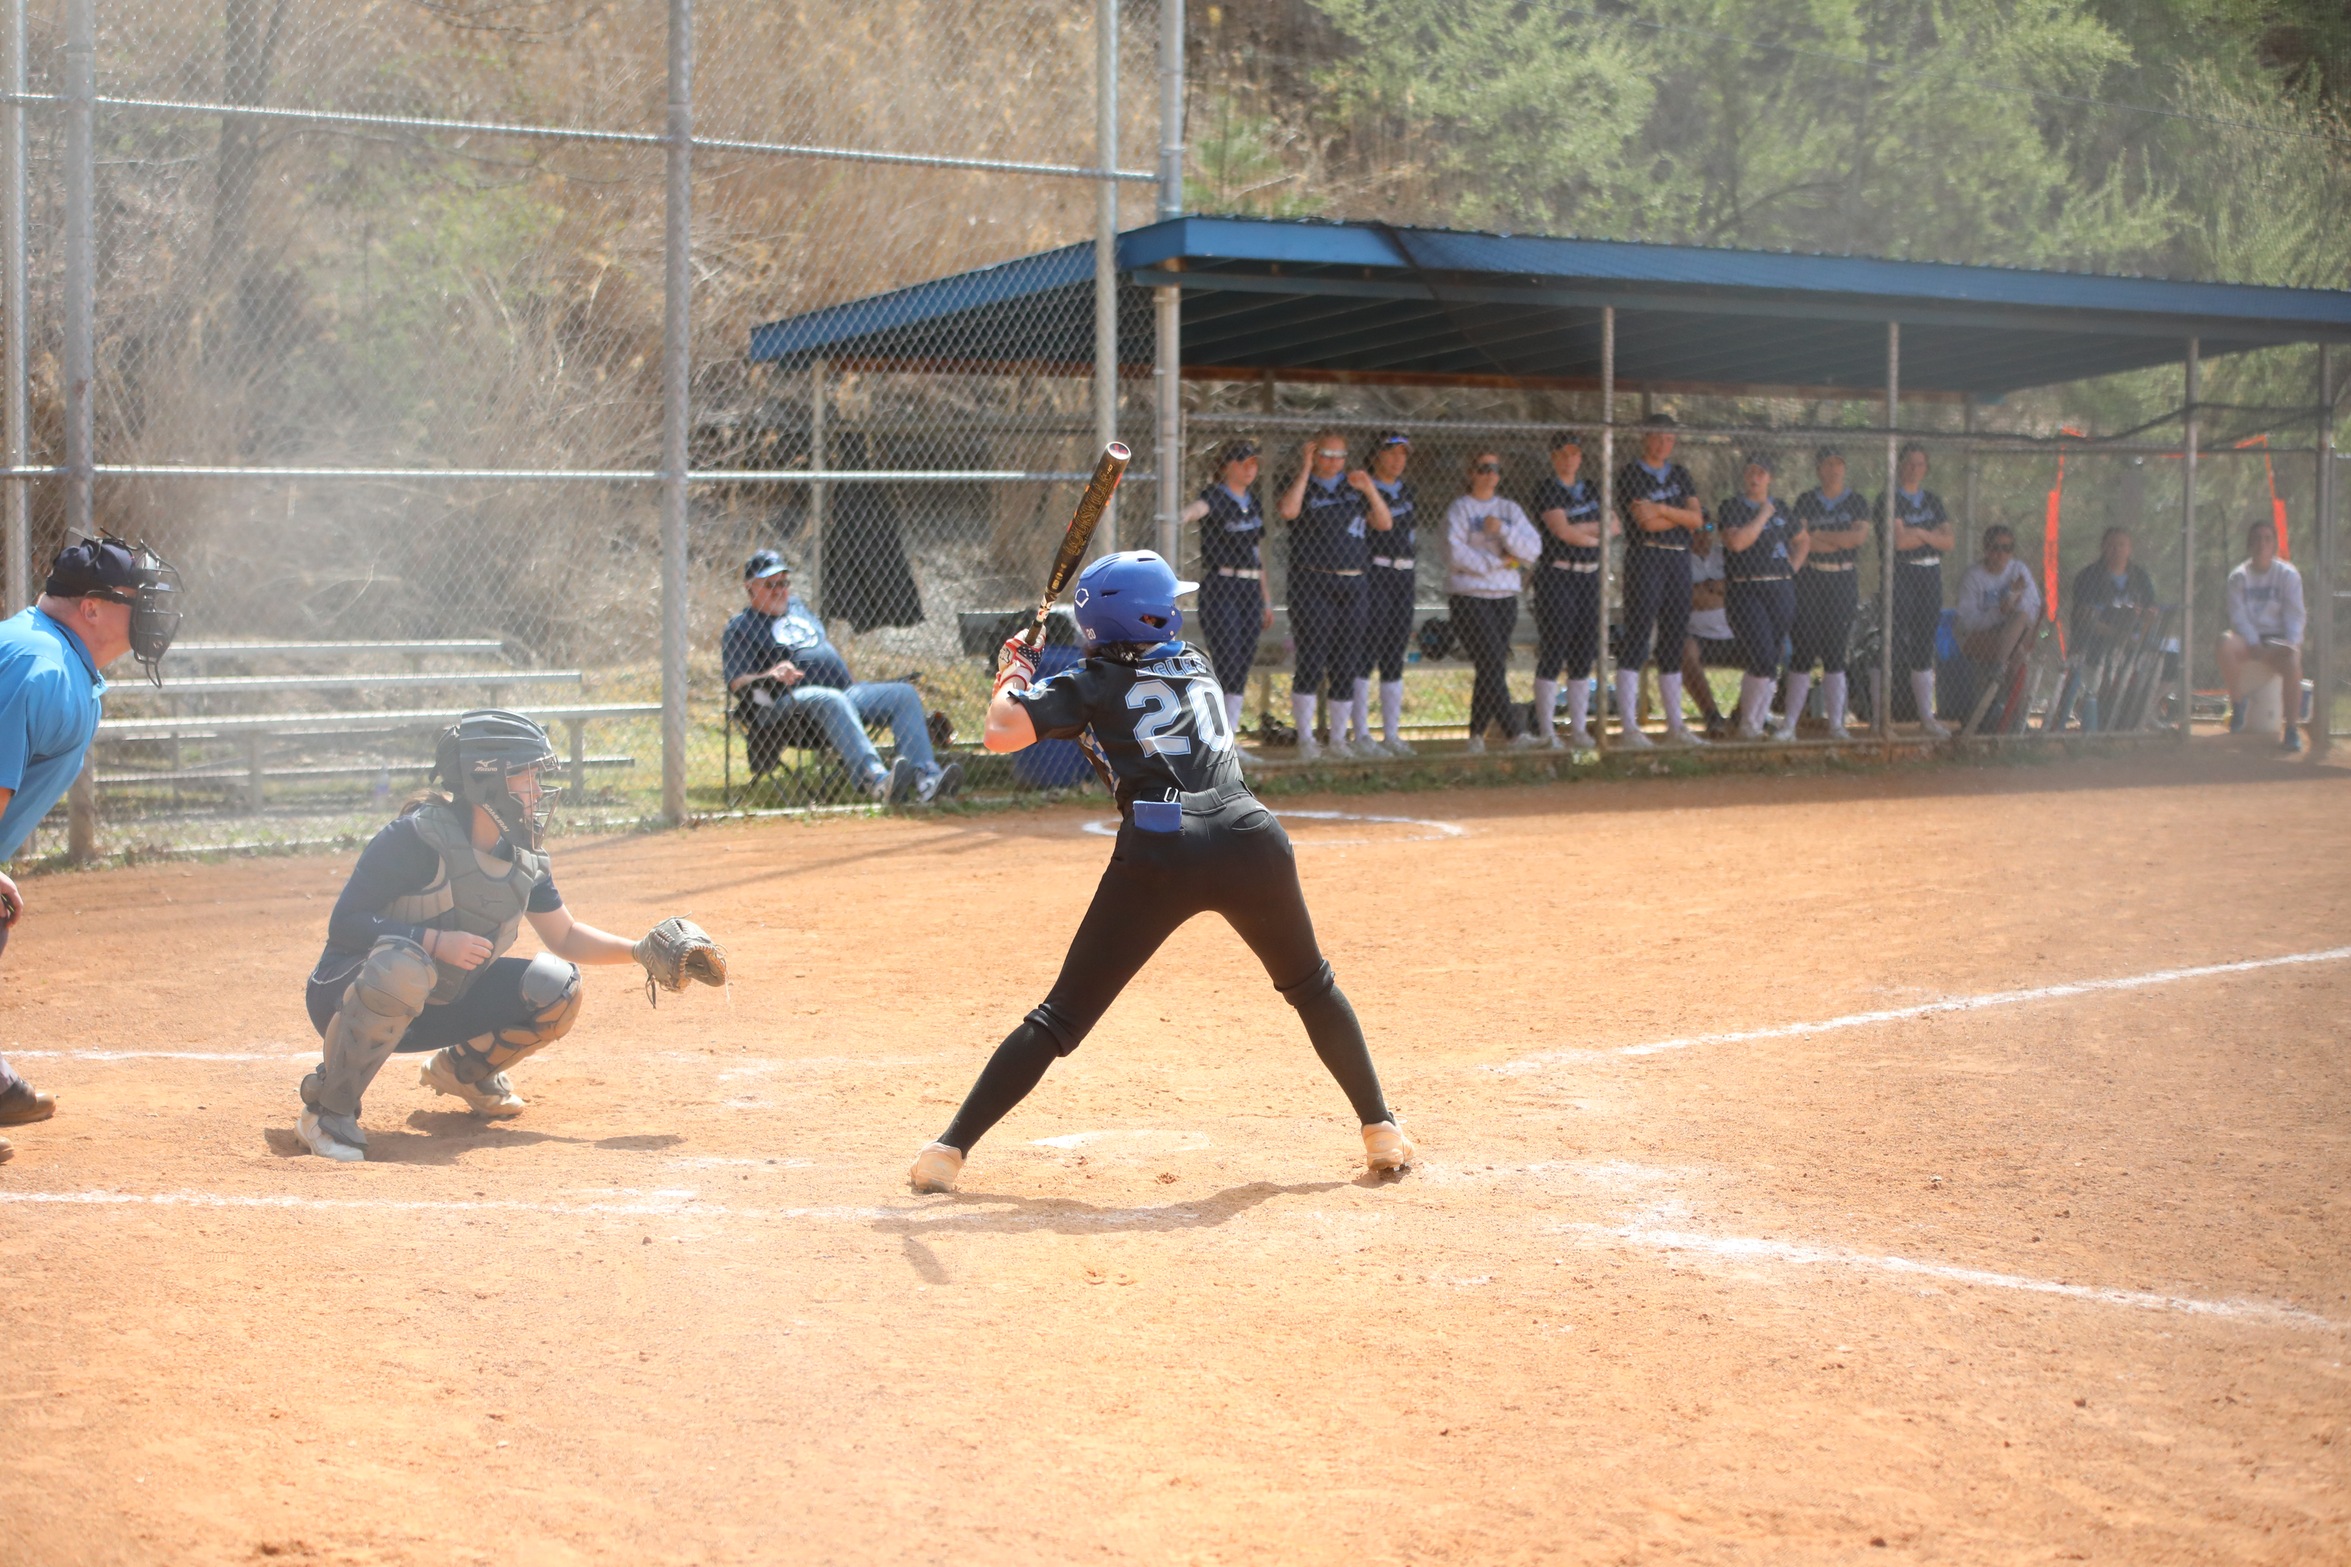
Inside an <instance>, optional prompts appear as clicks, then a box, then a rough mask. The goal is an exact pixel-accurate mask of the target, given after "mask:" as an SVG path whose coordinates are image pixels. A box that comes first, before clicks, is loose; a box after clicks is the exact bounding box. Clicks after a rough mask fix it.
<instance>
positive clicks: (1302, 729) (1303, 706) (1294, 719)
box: [1290, 691, 1314, 745]
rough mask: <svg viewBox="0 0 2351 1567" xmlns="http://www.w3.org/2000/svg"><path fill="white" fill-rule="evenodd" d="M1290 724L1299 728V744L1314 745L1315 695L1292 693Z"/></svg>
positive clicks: (1310, 693)
mask: <svg viewBox="0 0 2351 1567" xmlns="http://www.w3.org/2000/svg"><path fill="white" fill-rule="evenodd" d="M1290 722H1291V723H1293V724H1296V725H1297V726H1298V743H1299V744H1300V745H1312V744H1314V693H1313V692H1311V691H1308V692H1305V693H1303V694H1301V693H1299V692H1296V691H1293V692H1291V693H1290Z"/></svg>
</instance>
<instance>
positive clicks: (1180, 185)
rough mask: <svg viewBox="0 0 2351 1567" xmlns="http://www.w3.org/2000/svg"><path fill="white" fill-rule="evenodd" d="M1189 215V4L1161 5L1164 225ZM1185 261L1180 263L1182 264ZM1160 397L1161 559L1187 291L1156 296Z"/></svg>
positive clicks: (1179, 453)
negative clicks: (1186, 167) (1186, 54)
mask: <svg viewBox="0 0 2351 1567" xmlns="http://www.w3.org/2000/svg"><path fill="white" fill-rule="evenodd" d="M1183 215H1184V0H1160V5H1159V219H1160V221H1161V222H1163V223H1164V222H1168V221H1170V220H1172V219H1175V218H1180V217H1182V216H1183ZM1179 259H1180V258H1179ZM1151 319H1152V325H1153V327H1154V335H1155V337H1156V339H1157V342H1156V344H1155V347H1156V350H1157V351H1156V353H1155V354H1154V355H1153V357H1154V359H1155V360H1156V362H1157V371H1158V382H1159V385H1158V391H1159V408H1158V413H1159V439H1158V442H1157V446H1156V455H1155V458H1154V460H1155V461H1156V463H1157V464H1158V468H1159V553H1160V554H1162V555H1164V556H1166V557H1167V558H1168V560H1169V561H1171V562H1172V561H1174V560H1175V559H1176V552H1177V550H1178V549H1179V548H1181V545H1182V540H1181V539H1180V537H1179V534H1180V533H1181V531H1182V527H1183V521H1182V519H1183V510H1184V291H1183V290H1182V289H1180V288H1157V289H1153V290H1152V291H1151Z"/></svg>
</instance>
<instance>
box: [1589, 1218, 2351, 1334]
mask: <svg viewBox="0 0 2351 1567" xmlns="http://www.w3.org/2000/svg"><path fill="white" fill-rule="evenodd" d="M1552 1233H1553V1234H1559V1235H1577V1236H1582V1237H1584V1238H1586V1239H1589V1240H1594V1241H1622V1242H1625V1243H1627V1244H1629V1245H1634V1246H1642V1247H1646V1248H1648V1249H1650V1250H1653V1251H1669V1252H1696V1253H1699V1254H1702V1255H1704V1256H1708V1257H1714V1258H1719V1259H1722V1260H1724V1261H1730V1262H1782V1263H1790V1264H1794V1265H1797V1266H1806V1267H1831V1268H1849V1269H1852V1270H1854V1271H1856V1272H1862V1273H1882V1274H1893V1275H1898V1276H1904V1277H1910V1278H1928V1279H1938V1280H1941V1281H1943V1282H1944V1283H1948V1284H1964V1285H1968V1286H1970V1287H1973V1288H1977V1289H2001V1290H2021V1291H2023V1292H2025V1293H2026V1294H2031V1295H2056V1296H2061V1297H2063V1298H2065V1299H2067V1300H2081V1301H2090V1302H2093V1303H2095V1304H2098V1305H2103V1306H2122V1307H2127V1308H2129V1309H2131V1310H2135V1311H2167V1312H2176V1313H2179V1314H2181V1315H2183V1316H2191V1317H2219V1318H2222V1319H2224V1320H2230V1321H2237V1322H2255V1323H2261V1324H2264V1325H2266V1326H2270V1327H2284V1328H2299V1329H2302V1330H2304V1331H2306V1332H2314V1333H2341V1332H2344V1331H2346V1329H2347V1328H2351V1324H2345V1323H2341V1322H2337V1321H2335V1320H2334V1319H2332V1318H2331V1317H2322V1316H2320V1315H2319V1314H2318V1313H2316V1312H2314V1311H2304V1310H2302V1309H2301V1308H2300V1307H2298V1306H2277V1305H2271V1304H2268V1303H2266V1302H2262V1301H2253V1300H2199V1299H2197V1298H2195V1297H2194V1296H2192V1295H2166V1294H2162V1293H2161V1292H2159V1291H2155V1290H2125V1289H2111V1288H2107V1287H2105V1286H2101V1285H2095V1284H2068V1283H2066V1282H2064V1281H2063V1280H2061V1279H2036V1278H2032V1277H2030V1276H2028V1275H2025V1274H2021V1273H1997V1272H1994V1271H1993V1270H1991V1269H1989V1268H1969V1267H1963V1266H1961V1265H1960V1264H1958V1263H1953V1262H1925V1261H1921V1260H1919V1259H1917V1258H1915V1257H1889V1256H1875V1255H1872V1254H1870V1253H1868V1252H1859V1251H1847V1250H1844V1249H1843V1248H1841V1247H1832V1246H1805V1245H1801V1244H1798V1243H1797V1242H1794V1241H1779V1240H1767V1239H1765V1238H1763V1237H1761V1236H1754V1235H1709V1234H1706V1233H1704V1232H1703V1231H1697V1230H1661V1229H1657V1228H1654V1227H1651V1226H1647V1225H1633V1224H1628V1225H1607V1224H1561V1225H1556V1226H1554V1227H1553V1228H1552Z"/></svg>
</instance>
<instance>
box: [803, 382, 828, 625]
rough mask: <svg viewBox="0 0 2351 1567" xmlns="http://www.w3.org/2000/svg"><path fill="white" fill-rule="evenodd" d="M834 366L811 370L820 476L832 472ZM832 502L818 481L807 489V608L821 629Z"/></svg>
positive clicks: (811, 442)
mask: <svg viewBox="0 0 2351 1567" xmlns="http://www.w3.org/2000/svg"><path fill="white" fill-rule="evenodd" d="M832 368H833V367H832V365H831V364H830V363H829V362H828V361H826V360H823V359H819V360H817V361H816V363H814V364H812V365H810V366H809V367H808V466H809V467H811V468H813V469H814V470H816V471H817V472H818V473H825V472H828V471H829V465H830V463H831V461H832V459H831V458H830V457H829V456H828V455H827V454H826V451H825V379H826V377H827V376H828V375H829V374H830V373H831V371H832ZM831 498H832V486H830V485H828V484H826V483H824V482H823V481H822V480H818V481H816V482H814V483H812V484H810V485H809V486H808V547H807V549H806V550H805V551H803V552H802V553H804V554H806V555H807V557H808V560H807V562H806V564H807V567H808V572H807V576H806V578H805V581H806V583H807V587H808V591H807V594H806V597H807V600H808V607H809V608H810V609H812V610H814V611H816V621H817V624H818V625H820V626H821V625H823V624H824V520H825V505H826V502H827V501H829V500H830V499H831Z"/></svg>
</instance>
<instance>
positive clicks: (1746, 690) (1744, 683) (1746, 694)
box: [1738, 674, 1771, 729]
mask: <svg viewBox="0 0 2351 1567" xmlns="http://www.w3.org/2000/svg"><path fill="white" fill-rule="evenodd" d="M1770 690H1771V682H1770V681H1768V680H1763V679H1760V678H1758V677H1756V676H1754V675H1748V674H1742V675H1740V676H1739V718H1738V724H1739V727H1740V728H1741V729H1752V728H1754V727H1755V698H1756V694H1757V693H1758V692H1759V691H1760V692H1763V693H1765V694H1767V695H1768V693H1769V692H1770Z"/></svg>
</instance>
